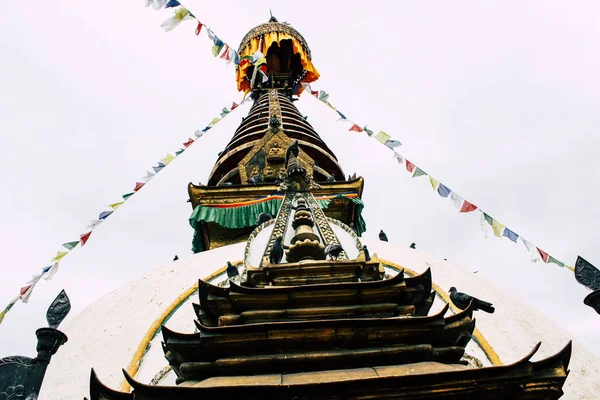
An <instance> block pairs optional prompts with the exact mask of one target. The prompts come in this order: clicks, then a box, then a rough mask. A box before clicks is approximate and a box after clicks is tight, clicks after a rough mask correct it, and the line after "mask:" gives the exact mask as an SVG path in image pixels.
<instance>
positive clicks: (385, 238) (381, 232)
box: [379, 229, 388, 242]
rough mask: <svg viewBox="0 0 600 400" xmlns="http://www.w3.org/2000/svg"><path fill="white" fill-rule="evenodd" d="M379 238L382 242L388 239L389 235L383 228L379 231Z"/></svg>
mask: <svg viewBox="0 0 600 400" xmlns="http://www.w3.org/2000/svg"><path fill="white" fill-rule="evenodd" d="M379 240H381V241H382V242H387V241H388V237H387V235H386V234H385V232H384V231H383V229H382V230H380V231H379Z"/></svg>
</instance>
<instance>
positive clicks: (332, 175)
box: [327, 174, 335, 182]
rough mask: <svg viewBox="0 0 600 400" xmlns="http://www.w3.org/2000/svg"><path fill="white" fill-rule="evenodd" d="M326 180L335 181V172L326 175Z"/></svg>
mask: <svg viewBox="0 0 600 400" xmlns="http://www.w3.org/2000/svg"><path fill="white" fill-rule="evenodd" d="M327 182H335V174H331V175H329V176H328V177H327Z"/></svg>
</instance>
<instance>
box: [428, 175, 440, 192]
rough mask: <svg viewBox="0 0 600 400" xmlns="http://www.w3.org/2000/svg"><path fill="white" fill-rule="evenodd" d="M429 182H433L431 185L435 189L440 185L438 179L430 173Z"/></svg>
mask: <svg viewBox="0 0 600 400" xmlns="http://www.w3.org/2000/svg"><path fill="white" fill-rule="evenodd" d="M429 182H431V187H432V188H433V190H435V189H437V186H438V183H439V182H438V180H437V179H435V178H434V177H433V176H431V175H429Z"/></svg>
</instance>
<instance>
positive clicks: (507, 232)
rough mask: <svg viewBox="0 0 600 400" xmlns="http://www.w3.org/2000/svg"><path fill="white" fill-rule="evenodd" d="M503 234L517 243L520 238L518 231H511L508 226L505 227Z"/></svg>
mask: <svg viewBox="0 0 600 400" xmlns="http://www.w3.org/2000/svg"><path fill="white" fill-rule="evenodd" d="M502 236H506V237H507V238H509V239H510V240H512V241H513V242H515V243H517V239H518V238H519V235H517V234H516V233H514V232H513V231H511V230H510V229H508V228H504V233H502Z"/></svg>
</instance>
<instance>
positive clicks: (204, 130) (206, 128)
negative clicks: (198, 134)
mask: <svg viewBox="0 0 600 400" xmlns="http://www.w3.org/2000/svg"><path fill="white" fill-rule="evenodd" d="M210 128H212V126H206V127H204V129H202V132H205V133H206V131H207V130H209V129H210Z"/></svg>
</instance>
